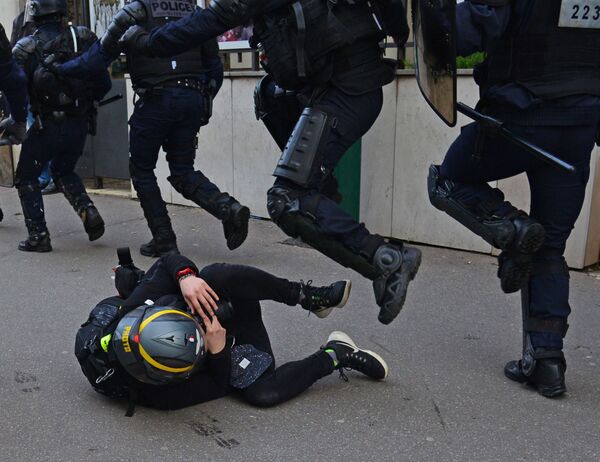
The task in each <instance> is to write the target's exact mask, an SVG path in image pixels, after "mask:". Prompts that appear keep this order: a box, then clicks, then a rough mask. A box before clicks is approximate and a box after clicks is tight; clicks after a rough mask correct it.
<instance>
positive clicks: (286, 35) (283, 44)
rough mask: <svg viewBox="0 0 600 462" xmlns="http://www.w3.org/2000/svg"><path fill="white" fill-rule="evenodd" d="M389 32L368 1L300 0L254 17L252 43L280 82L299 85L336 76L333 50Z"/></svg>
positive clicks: (288, 86) (292, 86)
mask: <svg viewBox="0 0 600 462" xmlns="http://www.w3.org/2000/svg"><path fill="white" fill-rule="evenodd" d="M384 36H385V34H384V33H382V30H381V28H380V27H379V25H378V22H377V20H376V19H375V16H374V13H373V11H372V10H371V8H370V6H369V5H368V3H367V2H357V3H354V2H351V1H349V0H340V1H338V0H299V1H297V2H295V3H293V4H292V5H291V6H286V7H284V8H281V9H279V10H277V11H275V12H274V13H269V14H265V15H263V16H261V17H259V18H257V19H255V21H254V36H253V37H252V38H251V40H250V45H251V46H252V47H253V48H255V49H257V50H258V52H259V58H260V62H261V65H262V67H263V68H264V69H265V71H266V72H267V73H268V74H270V75H272V76H273V78H274V80H275V82H276V83H277V84H278V85H279V86H280V87H282V88H284V89H286V90H300V89H302V88H304V87H306V86H307V85H315V86H318V85H322V84H324V83H326V82H327V81H328V80H329V79H330V78H331V75H332V73H333V59H332V55H333V52H334V51H336V50H338V49H339V48H341V47H343V46H346V45H350V44H352V43H354V42H355V41H357V40H358V39H361V38H364V37H374V38H376V39H379V38H383V37H384Z"/></svg>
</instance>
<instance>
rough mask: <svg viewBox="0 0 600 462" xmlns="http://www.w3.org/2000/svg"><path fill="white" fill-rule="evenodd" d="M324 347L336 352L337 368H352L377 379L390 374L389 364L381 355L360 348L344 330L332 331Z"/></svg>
mask: <svg viewBox="0 0 600 462" xmlns="http://www.w3.org/2000/svg"><path fill="white" fill-rule="evenodd" d="M322 349H323V350H325V351H327V350H333V351H334V352H335V356H336V359H337V365H336V366H335V368H336V369H339V370H342V369H351V370H354V371H357V372H361V373H363V374H365V375H366V376H367V377H370V378H372V379H375V380H383V379H385V378H386V377H387V375H388V365H387V363H386V362H385V361H384V360H383V358H382V357H381V356H379V355H378V354H377V353H375V352H374V351H369V350H363V349H362V348H359V347H358V346H357V345H356V343H354V341H353V340H352V339H351V338H350V336H349V335H348V334H345V333H344V332H340V331H335V332H332V333H331V334H330V335H329V338H328V339H327V343H326V344H325V345H324V346H323V347H322Z"/></svg>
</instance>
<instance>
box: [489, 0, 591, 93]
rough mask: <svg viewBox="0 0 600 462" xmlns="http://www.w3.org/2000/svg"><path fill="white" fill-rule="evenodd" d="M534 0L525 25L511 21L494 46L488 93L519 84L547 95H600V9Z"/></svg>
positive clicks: (585, 4)
mask: <svg viewBox="0 0 600 462" xmlns="http://www.w3.org/2000/svg"><path fill="white" fill-rule="evenodd" d="M530 3H531V4H530V5H528V8H529V9H527V8H526V11H525V17H524V18H522V21H521V24H511V25H509V28H508V31H507V33H506V34H505V36H504V37H503V38H501V39H499V40H497V41H496V42H495V43H493V44H492V46H491V48H490V50H489V52H488V58H487V60H486V63H485V65H484V73H483V79H482V81H481V82H480V83H481V89H482V92H485V91H486V89H487V88H489V87H491V86H493V85H502V84H506V83H518V84H521V85H523V86H524V87H526V88H527V89H528V90H529V91H531V92H532V93H533V94H534V95H536V96H537V97H539V98H543V99H554V98H560V97H564V96H572V95H596V96H600V7H598V6H592V3H593V2H586V1H574V0H531V2H530ZM514 22H516V21H514Z"/></svg>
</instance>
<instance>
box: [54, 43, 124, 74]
mask: <svg viewBox="0 0 600 462" xmlns="http://www.w3.org/2000/svg"><path fill="white" fill-rule="evenodd" d="M118 56H119V55H118V54H116V55H115V54H114V53H113V54H110V53H109V52H107V51H106V50H103V49H102V47H101V46H100V41H98V40H96V42H94V44H93V45H92V46H91V47H90V48H89V49H88V50H87V51H86V52H85V53H83V54H82V55H81V56H79V57H77V58H74V59H72V60H70V61H67V62H66V63H63V64H59V65H58V66H57V67H56V70H57V72H58V73H59V74H60V75H62V76H65V77H71V78H74V79H89V78H92V77H95V76H97V75H99V74H101V73H105V72H106V68H107V67H108V66H110V64H111V63H112V62H113V61H114V60H115V59H117V57H118Z"/></svg>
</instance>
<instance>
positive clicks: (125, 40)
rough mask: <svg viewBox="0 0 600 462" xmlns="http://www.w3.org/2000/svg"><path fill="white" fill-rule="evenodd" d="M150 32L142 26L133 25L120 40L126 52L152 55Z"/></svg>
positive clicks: (122, 48)
mask: <svg viewBox="0 0 600 462" xmlns="http://www.w3.org/2000/svg"><path fill="white" fill-rule="evenodd" d="M149 41H150V34H149V33H148V31H147V30H146V29H144V28H143V27H140V26H131V27H130V28H129V29H127V31H126V32H125V33H124V34H123V36H122V37H121V38H120V40H119V45H120V46H121V50H122V51H123V52H124V53H134V54H135V53H137V54H142V55H150V47H149Z"/></svg>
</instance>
